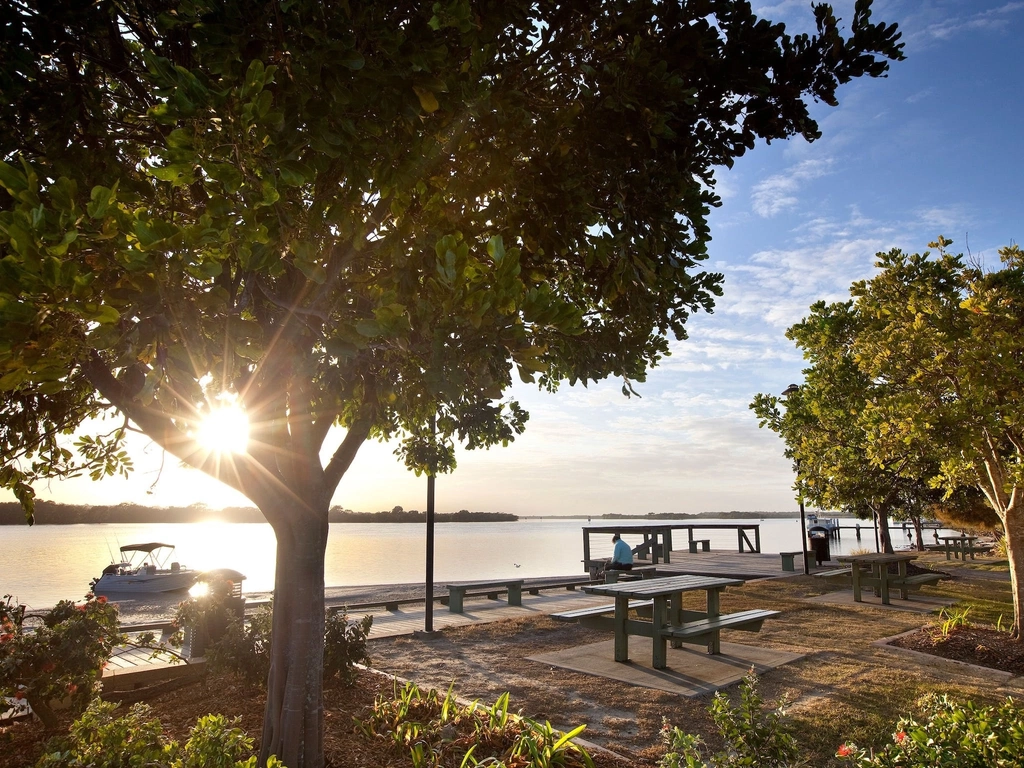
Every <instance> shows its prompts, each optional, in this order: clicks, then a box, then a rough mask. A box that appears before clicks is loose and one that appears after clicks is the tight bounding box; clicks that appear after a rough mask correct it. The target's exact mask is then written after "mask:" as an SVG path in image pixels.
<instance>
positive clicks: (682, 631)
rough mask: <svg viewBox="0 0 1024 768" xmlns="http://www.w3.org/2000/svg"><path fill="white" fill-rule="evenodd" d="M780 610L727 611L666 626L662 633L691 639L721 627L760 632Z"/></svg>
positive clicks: (672, 636)
mask: <svg viewBox="0 0 1024 768" xmlns="http://www.w3.org/2000/svg"><path fill="white" fill-rule="evenodd" d="M779 613H780V612H779V611H767V610H751V611H740V612H739V613H727V614H724V615H722V616H715V617H714V618H710V619H699V620H697V621H690V622H687V623H686V625H685V626H682V627H666V628H664V629H662V630H661V635H663V636H664V637H671V638H673V639H675V640H691V639H698V638H703V637H705V636H708V635H710V634H711V633H712V632H716V631H718V630H720V629H739V630H742V631H744V632H758V631H760V629H761V624H762V623H764V620H765V619H770V618H772V617H774V616H778V615H779Z"/></svg>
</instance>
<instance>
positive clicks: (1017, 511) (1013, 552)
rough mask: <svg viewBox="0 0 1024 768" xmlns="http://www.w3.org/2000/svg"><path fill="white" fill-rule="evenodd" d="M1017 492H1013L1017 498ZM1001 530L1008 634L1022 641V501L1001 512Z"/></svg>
mask: <svg viewBox="0 0 1024 768" xmlns="http://www.w3.org/2000/svg"><path fill="white" fill-rule="evenodd" d="M1018 496H1019V494H1016V493H1015V494H1013V498H1014V499H1017V498H1018ZM1000 517H1001V518H1003V530H1004V532H1005V534H1006V559H1007V560H1009V562H1010V596H1011V599H1012V600H1013V627H1012V629H1011V630H1010V634H1011V635H1012V636H1013V637H1015V638H1016V639H1017V640H1021V641H1024V633H1022V632H1021V616H1022V615H1024V594H1022V590H1021V587H1022V586H1024V584H1022V583H1021V580H1022V579H1024V503H1021V502H1020V501H1018V502H1017V503H1016V504H1014V505H1012V506H1010V507H1008V508H1007V509H1006V511H1005V512H1003V514H1001V515H1000Z"/></svg>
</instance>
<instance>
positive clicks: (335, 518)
mask: <svg viewBox="0 0 1024 768" xmlns="http://www.w3.org/2000/svg"><path fill="white" fill-rule="evenodd" d="M823 514H824V513H823ZM796 516H797V513H796V512H795V511H794V512H777V511H772V512H768V511H753V512H741V511H738V510H731V511H728V512H696V513H682V512H658V513H648V514H627V513H615V512H612V513H606V514H603V515H513V514H510V513H507V512H470V511H469V510H466V509H463V510H460V511H459V512H441V513H438V514H437V515H435V518H434V519H435V522H437V523H504V522H516V521H519V520H587V521H591V522H592V521H595V520H596V521H609V520H610V521H615V520H631V521H637V520H640V521H654V520H705V519H709V518H714V519H720V520H721V519H726V520H732V519H737V520H757V519H761V520H779V519H792V518H794V517H796ZM827 516H829V517H844V516H843V515H837V514H835V513H827ZM35 518H36V519H35V524H36V525H83V524H85V525H90V524H92V525H123V524H146V523H160V524H167V523H170V524H175V523H183V524H184V523H203V522H208V521H210V520H211V519H213V520H216V521H218V522H224V523H266V522H267V521H266V518H264V517H263V515H262V513H261V512H260V511H259V510H258V509H256V508H255V507H226V508H224V509H211V508H209V507H207V506H205V505H203V504H193V505H191V506H188V507H148V506H144V505H142V504H117V505H112V506H86V505H80V504H60V503H57V502H52V501H37V502H36V512H35ZM851 519H852V518H851ZM327 520H328V522H329V523H419V524H423V523H425V522H426V513H425V512H420V511H418V510H405V509H402V508H401V507H395V508H394V509H392V510H390V511H384V512H353V511H352V510H347V509H341V508H338V507H335V508H333V509H331V511H330V512H329V513H328V518H327ZM24 524H25V513H24V511H23V510H22V508H21V505H20V504H18V503H17V502H0V525H24Z"/></svg>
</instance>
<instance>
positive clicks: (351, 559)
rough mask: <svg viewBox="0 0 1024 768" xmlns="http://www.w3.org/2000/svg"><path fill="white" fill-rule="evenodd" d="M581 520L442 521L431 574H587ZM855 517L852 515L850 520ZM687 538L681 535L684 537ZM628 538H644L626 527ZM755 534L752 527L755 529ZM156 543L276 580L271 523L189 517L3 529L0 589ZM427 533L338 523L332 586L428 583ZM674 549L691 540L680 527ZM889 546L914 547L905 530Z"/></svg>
mask: <svg viewBox="0 0 1024 768" xmlns="http://www.w3.org/2000/svg"><path fill="white" fill-rule="evenodd" d="M620 523H621V524H622V525H623V527H625V526H629V525H640V524H642V523H643V521H641V520H626V521H609V520H594V521H593V522H592V523H590V524H591V525H618V524H620ZM658 523H659V524H670V523H680V524H692V525H700V524H701V523H732V524H735V523H757V524H758V525H760V526H761V550H762V551H763V552H780V551H792V550H794V549H799V546H800V544H799V541H800V523H799V520H797V519H795V518H794V519H792V520H789V519H769V520H758V519H756V518H755V519H748V520H711V519H708V520H694V519H685V520H683V519H680V520H676V521H669V520H659V521H658ZM587 524H588V523H587V522H586V520H582V519H579V518H575V519H565V518H561V519H559V518H555V519H552V518H548V519H538V520H519V521H518V522H510V523H443V524H438V525H437V526H436V528H435V547H434V552H435V554H434V577H435V581H437V582H445V581H458V580H474V581H475V580H480V579H500V578H510V577H521V578H538V577H543V576H572V575H582V574H583V573H584V570H583V566H582V559H583V534H582V527H583V526H584V525H587ZM851 524H852V521H851ZM695 535H696V537H697V538H706V539H710V540H711V548H712V549H726V550H733V551H735V549H736V533H735V531H733V530H718V531H716V530H712V531H705V532H700V533H699V534H695ZM862 536H863V538H862V541H860V542H858V541H857V540H856V538H855V536H854V532H853V531H843V538H842V540H841V541H840V542H836V541H835V540H833V541H832V552H833V553H837V552H838V553H839V554H843V553H848V552H849V551H850V550H852V549H856V548H869V549H873V548H874V537H873V533H872V529H871V528H869V527H865V529H864V532H863V534H862ZM680 537H682V538H680ZM623 538H625V540H626V541H627V542H628V543H630V544H632V545H634V546H635V545H636V544H638V543H640V541H641V539H640V537H638V536H630V535H629V534H626V535H625V536H624V537H623ZM750 538H751V540H753V534H750ZM150 541H160V542H166V543H169V544H174V545H175V546H176V549H175V554H174V559H175V560H178V561H179V562H181V563H182V564H183V565H186V566H188V567H191V568H195V569H197V570H205V569H209V568H232V569H234V570H236V571H240V572H241V573H243V574H245V575H246V577H247V579H246V581H245V582H244V584H243V589H244V591H245V592H246V593H259V592H268V591H270V590H271V589H273V586H274V552H275V542H274V534H273V531H272V530H271V528H270V526H269V525H266V524H243V523H223V522H207V523H187V524H144V523H138V524H131V525H36V526H33V527H31V528H30V527H28V526H19V525H6V526H0V553H2V559H0V594H11V595H14V596H15V597H16V598H17V599H18V601H19V602H21V603H24V604H26V605H28V606H29V607H30V608H34V609H37V608H47V607H49V606H51V605H53V604H54V603H56V602H57V601H58V600H64V599H75V600H77V599H81V598H82V596H83V595H84V594H85V593H86V591H88V589H89V583H90V581H91V580H92V579H93V578H95V577H97V576H99V574H100V572H101V571H102V570H103V568H104V567H105V566H106V565H107V564H109V563H110V562H111V561H112V559H113V557H114V555H116V554H117V553H118V549H119V547H120V546H121V545H124V544H137V543H142V542H150ZM424 542H425V530H424V526H423V525H416V524H409V523H334V524H332V525H331V526H330V535H329V538H328V542H327V554H326V559H325V581H326V584H327V586H328V587H332V586H339V587H341V586H346V587H347V586H355V585H371V584H372V585H378V584H409V583H421V584H422V583H423V581H424V570H425V543H424ZM674 543H675V547H676V548H679V547H681V546H684V544H685V534H684V533H682V532H677V534H676V536H675V539H674ZM893 543H894V544H895V545H896V546H897V547H899V546H901V545H903V544H908V543H909V539H907V538H906V537H905V536H904V534H903V533H902V531H901V530H900V529H894V530H893ZM591 547H592V551H591V555H592V557H608V556H610V555H611V548H612V545H611V537H610V536H609V535H606V534H600V535H595V536H591Z"/></svg>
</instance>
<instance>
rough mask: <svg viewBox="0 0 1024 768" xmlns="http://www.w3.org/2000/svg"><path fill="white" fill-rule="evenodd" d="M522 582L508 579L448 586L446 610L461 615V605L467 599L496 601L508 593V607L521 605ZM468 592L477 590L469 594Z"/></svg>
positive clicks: (521, 580)
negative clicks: (504, 593)
mask: <svg viewBox="0 0 1024 768" xmlns="http://www.w3.org/2000/svg"><path fill="white" fill-rule="evenodd" d="M523 581H524V579H509V580H508V581H479V582H475V583H462V584H449V585H448V610H449V611H451V612H452V613H462V603H463V600H464V599H465V598H467V597H487V598H488V599H489V600H497V599H498V595H499V594H501V593H502V592H507V593H508V604H509V605H522V604H523ZM470 590H479V591H475V592H471V591H470Z"/></svg>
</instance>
